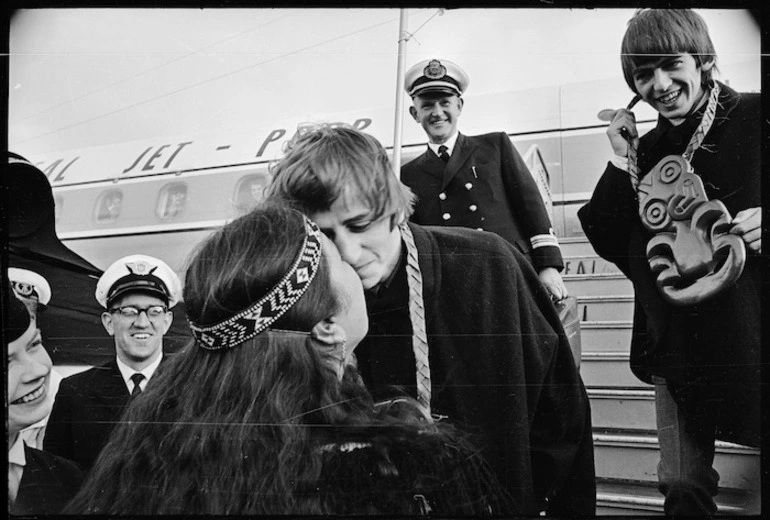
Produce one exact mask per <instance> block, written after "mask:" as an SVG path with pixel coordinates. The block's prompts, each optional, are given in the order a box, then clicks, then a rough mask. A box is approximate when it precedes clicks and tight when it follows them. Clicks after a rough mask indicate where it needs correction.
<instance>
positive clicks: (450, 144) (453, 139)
mask: <svg viewBox="0 0 770 520" xmlns="http://www.w3.org/2000/svg"><path fill="white" fill-rule="evenodd" d="M459 135H460V132H455V133H454V135H453V136H452V137H450V138H449V139H447V140H446V142H445V143H441V144H433V143H428V146H429V147H430V149H431V150H433V153H435V154H436V155H438V147H439V146H446V147H447V153H449V155H450V156H451V155H452V152H454V149H455V143H457V136H459Z"/></svg>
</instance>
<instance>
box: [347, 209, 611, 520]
mask: <svg viewBox="0 0 770 520" xmlns="http://www.w3.org/2000/svg"><path fill="white" fill-rule="evenodd" d="M410 227H411V229H412V231H413V233H414V239H415V243H416V245H417V250H418V256H419V264H420V269H421V271H422V278H423V298H424V302H425V319H426V326H427V334H428V344H429V362H430V370H431V381H432V399H431V408H432V412H433V414H435V415H438V416H441V417H443V418H444V419H442V420H448V421H450V422H452V423H453V424H455V425H457V426H458V427H460V428H461V429H463V430H464V431H466V432H467V433H469V434H470V435H472V436H473V438H474V439H475V442H476V444H477V446H479V448H480V449H481V451H482V454H483V455H484V456H485V457H486V459H487V461H488V462H489V463H490V465H491V466H492V469H493V470H494V471H495V473H496V474H497V476H498V478H499V480H500V482H501V484H502V485H503V486H504V488H505V489H507V490H508V491H509V492H510V493H511V495H512V496H513V498H514V500H515V502H516V503H517V505H518V508H519V511H518V513H520V514H524V515H537V514H538V513H539V511H541V510H547V511H548V512H549V513H551V514H554V515H559V514H561V515H567V516H569V515H593V514H594V509H595V501H596V487H595V486H596V484H595V479H594V476H595V475H594V461H593V443H592V437H591V418H590V409H589V404H588V398H587V396H586V392H585V389H584V387H583V383H582V380H581V379H580V375H579V374H578V371H577V369H576V367H575V362H574V358H573V356H572V352H571V350H570V346H569V342H568V340H567V337H566V336H565V334H564V331H563V329H562V326H561V323H560V321H559V317H558V316H557V314H556V311H555V309H554V305H553V303H552V302H551V300H550V297H549V295H548V293H547V291H546V289H545V288H543V287H542V285H541V284H540V282H539V280H538V277H537V274H536V273H535V271H534V269H533V268H532V266H531V265H529V263H528V262H527V261H526V260H525V258H524V257H523V255H521V253H519V251H518V250H517V249H516V248H515V247H513V246H511V245H510V244H508V243H507V242H505V241H504V240H502V239H501V238H500V237H499V236H498V235H496V234H493V233H488V232H481V231H475V230H470V229H463V228H446V227H431V226H428V227H422V226H418V225H415V224H410ZM405 272H406V270H405V269H404V268H403V264H402V267H401V268H399V270H398V271H397V272H396V274H395V276H394V278H393V280H392V281H391V282H390V284H389V285H388V286H387V287H386V288H383V289H382V290H380V291H379V292H378V293H377V294H376V295H373V294H371V293H370V294H367V306H368V310H369V334H368V335H367V337H366V338H365V339H364V341H363V342H362V343H361V344H360V345H359V346H358V347H357V348H356V351H355V352H356V356H357V359H358V363H359V369H360V372H361V375H362V377H363V379H364V381H365V382H366V385H367V388H369V389H370V391H372V393H373V395H374V396H375V399H380V398H386V397H387V396H388V393H389V392H390V391H391V390H390V388H391V385H399V386H401V387H402V389H404V390H406V391H407V392H408V393H410V394H411V395H412V396H415V395H416V390H415V386H416V383H415V358H414V354H413V352H412V346H411V333H412V327H411V322H410V320H409V311H408V299H407V294H408V289H407V280H406V274H405Z"/></svg>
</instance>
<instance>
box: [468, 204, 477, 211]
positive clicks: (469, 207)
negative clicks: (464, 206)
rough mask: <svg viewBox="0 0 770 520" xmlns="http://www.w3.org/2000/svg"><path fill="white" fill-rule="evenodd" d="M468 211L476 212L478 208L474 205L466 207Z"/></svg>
mask: <svg viewBox="0 0 770 520" xmlns="http://www.w3.org/2000/svg"><path fill="white" fill-rule="evenodd" d="M468 209H469V210H471V211H476V210H477V209H479V208H478V207H476V205H475V204H471V205H470V206H468Z"/></svg>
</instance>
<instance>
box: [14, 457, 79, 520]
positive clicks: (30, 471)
mask: <svg viewBox="0 0 770 520" xmlns="http://www.w3.org/2000/svg"><path fill="white" fill-rule="evenodd" d="M24 457H25V458H26V465H25V466H24V472H23V473H22V475H21V482H19V491H18V493H17V494H16V501H15V502H14V504H13V506H11V507H9V509H8V510H9V512H10V513H11V514H12V515H55V514H58V513H60V512H61V510H62V509H63V508H64V505H65V504H66V503H67V502H68V501H69V500H70V499H71V498H72V497H73V496H75V493H77V492H78V489H79V488H80V484H81V482H82V481H83V472H82V471H80V468H78V467H77V465H76V464H75V463H74V462H72V461H70V460H66V459H63V458H61V457H57V456H56V455H51V454H50V453H46V452H44V451H40V450H36V449H34V448H30V447H29V446H26V445H25V446H24Z"/></svg>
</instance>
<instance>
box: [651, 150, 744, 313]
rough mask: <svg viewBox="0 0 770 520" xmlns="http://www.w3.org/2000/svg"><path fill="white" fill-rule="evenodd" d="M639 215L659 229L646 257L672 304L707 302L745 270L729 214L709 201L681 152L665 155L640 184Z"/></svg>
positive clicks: (654, 229)
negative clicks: (680, 154) (679, 154)
mask: <svg viewBox="0 0 770 520" xmlns="http://www.w3.org/2000/svg"><path fill="white" fill-rule="evenodd" d="M639 216H640V217H641V219H642V224H643V225H644V227H645V228H646V229H647V230H649V231H651V232H653V233H655V236H654V237H653V238H652V239H650V241H649V242H648V244H647V260H648V262H649V264H650V269H651V270H652V272H653V274H654V275H655V277H656V284H657V286H658V289H660V291H661V294H662V295H663V298H664V299H665V300H666V301H668V302H669V303H671V304H672V305H693V304H696V303H699V302H702V301H705V300H707V299H709V298H711V297H712V296H714V295H716V294H717V293H719V292H721V291H722V290H724V289H726V288H727V287H729V286H730V285H732V284H733V283H734V282H735V281H736V280H737V279H738V277H739V276H740V275H741V273H742V272H743V266H744V264H745V262H746V246H745V244H744V242H743V240H742V239H741V237H739V236H737V235H733V234H730V233H729V230H730V227H731V224H730V221H731V218H730V213H729V212H728V211H727V208H726V207H725V205H724V204H722V203H721V202H720V201H718V200H711V201H710V200H708V197H707V196H706V190H705V188H704V187H703V181H702V180H701V178H700V177H698V176H697V175H695V173H693V172H692V168H691V167H690V164H689V163H688V162H687V161H686V160H685V159H684V158H683V157H681V156H678V155H669V156H668V157H665V158H663V159H662V160H661V161H660V162H659V163H658V164H657V165H656V166H655V168H653V169H652V171H651V172H650V174H649V175H647V176H646V177H645V178H644V179H643V180H642V182H641V183H640V184H639Z"/></svg>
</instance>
